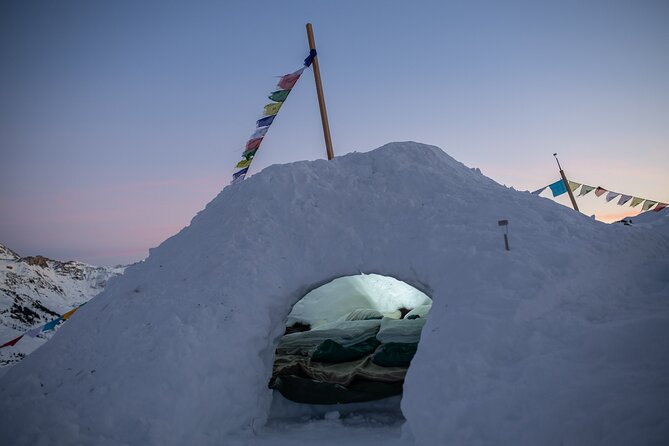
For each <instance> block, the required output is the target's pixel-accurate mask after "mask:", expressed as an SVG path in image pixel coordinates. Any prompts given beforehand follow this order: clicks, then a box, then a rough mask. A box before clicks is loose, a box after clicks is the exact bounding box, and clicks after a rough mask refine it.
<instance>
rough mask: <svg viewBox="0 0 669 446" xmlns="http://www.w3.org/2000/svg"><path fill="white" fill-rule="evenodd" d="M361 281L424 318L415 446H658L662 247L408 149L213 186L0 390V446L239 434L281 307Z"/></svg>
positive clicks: (264, 403) (412, 420)
mask: <svg viewBox="0 0 669 446" xmlns="http://www.w3.org/2000/svg"><path fill="white" fill-rule="evenodd" d="M499 219H508V220H509V221H510V226H509V228H510V231H509V232H510V235H509V238H510V244H511V251H510V252H506V251H505V250H504V248H503V246H504V245H503V238H502V232H501V230H500V228H499V227H498V226H497V221H498V220H499ZM360 272H365V273H378V274H383V275H388V276H392V277H395V278H397V279H400V280H403V281H405V282H407V283H409V284H411V285H413V286H415V287H417V288H419V289H421V290H422V291H424V292H426V293H427V294H428V295H429V296H430V297H432V299H433V300H434V304H433V306H432V311H431V313H430V317H429V319H428V321H427V325H426V327H425V329H424V330H423V334H422V340H421V342H420V344H419V349H418V353H417V354H416V357H415V358H414V360H413V362H412V365H411V368H410V369H409V373H408V376H407V379H406V383H405V386H404V397H403V400H402V410H403V413H404V415H405V417H406V419H407V424H406V426H405V432H407V433H411V434H412V435H413V436H414V437H415V439H416V441H417V443H418V444H429V445H434V444H446V443H449V444H514V445H536V444H548V445H550V444H556V445H557V444H570V445H574V444H584V445H585V444H588V445H593V444H607V445H612V444H621V445H622V444H626V445H628V444H653V443H656V442H660V441H663V440H666V438H669V418H667V416H666V414H667V409H668V401H669V399H668V398H667V397H668V396H669V381H668V380H667V376H669V343H667V341H666V340H667V339H668V338H669V311H668V307H669V302H668V301H669V286H668V282H669V239H667V238H666V237H665V236H663V235H661V234H660V233H659V232H657V231H652V230H647V229H643V228H637V227H634V226H623V225H605V224H602V223H598V222H596V221H593V220H591V219H589V218H587V217H586V216H584V215H581V214H578V213H576V212H573V211H572V210H570V209H567V208H565V207H563V206H560V205H558V204H555V203H553V202H551V201H550V200H547V199H543V198H539V197H536V196H532V195H531V194H529V193H527V192H517V191H514V190H513V189H508V188H506V187H503V186H501V185H499V184H497V183H495V182H493V181H492V180H490V179H488V178H486V177H485V176H483V175H482V174H481V173H480V172H478V171H477V170H472V169H469V168H467V167H465V166H464V165H462V164H461V163H459V162H457V161H455V160H454V159H452V158H451V157H449V156H448V155H446V154H445V153H444V152H442V151H441V150H440V149H439V148H437V147H433V146H426V145H422V144H417V143H412V142H406V143H392V144H388V145H386V146H383V147H382V148H380V149H377V150H374V151H371V152H367V153H352V154H349V155H346V156H342V157H339V158H337V159H335V160H333V161H325V160H321V161H314V162H298V163H293V164H289V165H280V166H272V167H269V168H267V169H265V170H264V171H263V172H261V173H259V174H257V175H254V176H253V177H252V178H250V179H247V180H246V181H244V182H242V183H241V184H237V185H233V186H229V187H226V188H225V189H224V190H223V191H222V192H221V193H220V194H219V195H218V197H216V198H215V199H214V200H213V201H212V202H211V203H209V204H208V205H207V207H206V209H204V210H203V211H202V212H200V213H199V214H198V215H197V216H196V217H195V218H194V219H193V220H192V222H191V224H190V226H188V227H187V228H185V229H183V230H182V231H181V232H179V233H178V234H177V235H175V236H173V237H171V238H170V239H168V240H166V241H165V242H163V243H162V244H161V245H160V246H159V247H158V248H155V249H153V250H151V253H150V256H149V258H148V259H147V260H146V261H144V262H142V263H140V264H137V265H134V266H132V267H130V268H128V270H127V271H126V273H125V275H124V276H123V277H121V278H118V279H114V280H112V281H111V282H110V283H109V285H108V288H107V289H106V290H105V291H104V292H103V293H102V294H100V295H98V296H97V297H95V298H94V299H93V300H92V301H91V302H90V303H89V304H88V305H86V306H85V307H83V308H82V309H81V310H79V312H78V313H77V314H76V315H75V317H73V318H72V319H70V321H69V322H68V323H67V324H65V325H64V326H63V327H62V328H61V329H60V330H59V331H58V333H57V334H56V335H55V336H54V338H53V339H52V340H51V341H50V342H49V343H48V344H46V345H45V346H44V347H43V348H41V349H39V350H37V351H36V352H35V353H33V354H32V355H31V356H29V357H28V358H26V360H24V361H23V362H21V363H20V364H18V365H16V366H15V367H13V368H12V369H11V370H10V371H9V372H8V373H7V374H6V375H5V376H4V377H3V378H2V380H1V381H0V414H1V415H0V443H2V444H31V445H33V444H90V445H93V444H95V445H104V444H149V445H162V444H169V445H182V444H198V445H207V444H212V445H220V444H226V443H225V439H226V438H229V436H230V435H233V434H235V435H246V433H248V435H252V434H251V432H252V430H253V429H256V428H259V427H261V426H262V425H263V423H264V422H265V420H266V418H267V414H268V411H269V407H270V402H271V398H272V393H271V391H270V390H269V389H268V388H267V382H268V379H269V377H270V375H271V368H272V362H273V359H274V348H275V344H276V342H277V340H278V338H279V337H280V336H281V334H282V333H283V330H284V322H285V320H286V317H287V315H288V313H289V312H290V309H291V306H292V305H293V304H294V303H295V302H297V301H298V300H299V299H300V298H301V297H302V296H304V295H305V294H306V293H307V292H308V291H310V290H311V289H313V288H315V287H317V286H319V285H322V284H323V283H326V282H328V281H330V280H332V279H334V278H336V277H340V276H345V275H353V274H358V273H360Z"/></svg>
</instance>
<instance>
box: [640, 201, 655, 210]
mask: <svg viewBox="0 0 669 446" xmlns="http://www.w3.org/2000/svg"><path fill="white" fill-rule="evenodd" d="M656 204H657V201H653V200H646V201H645V202H644V203H643V206H641V208H642V209H643V210H644V211H647V210H648V209H650V208H652V207H653V206H655V205H656Z"/></svg>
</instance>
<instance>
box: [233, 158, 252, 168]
mask: <svg viewBox="0 0 669 446" xmlns="http://www.w3.org/2000/svg"><path fill="white" fill-rule="evenodd" d="M250 164H251V160H250V159H248V160H241V161H240V162H238V163H237V165H236V166H235V168H236V169H243V168H245V167H249V165H250Z"/></svg>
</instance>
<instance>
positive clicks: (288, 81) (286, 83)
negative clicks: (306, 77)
mask: <svg viewBox="0 0 669 446" xmlns="http://www.w3.org/2000/svg"><path fill="white" fill-rule="evenodd" d="M303 71H304V68H300V69H299V70H297V71H295V72H294V73H290V74H286V75H284V76H281V79H279V83H278V84H277V87H279V88H280V89H282V90H290V89H291V88H293V87H294V86H295V84H296V83H297V80H298V79H299V78H300V76H302V72H303Z"/></svg>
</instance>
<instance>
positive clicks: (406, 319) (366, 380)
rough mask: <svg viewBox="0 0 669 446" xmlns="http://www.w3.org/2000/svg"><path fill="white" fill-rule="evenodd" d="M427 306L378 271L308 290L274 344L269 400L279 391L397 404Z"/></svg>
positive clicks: (314, 399)
mask: <svg viewBox="0 0 669 446" xmlns="http://www.w3.org/2000/svg"><path fill="white" fill-rule="evenodd" d="M431 306H432V299H430V298H429V297H428V296H427V295H426V294H425V293H423V292H421V291H419V290H418V289H416V288H414V287H412V286H410V285H408V284H407V283H405V282H402V281H399V280H397V279H394V278H392V277H387V276H381V275H378V274H360V275H355V276H346V277H340V278H338V279H335V280H333V281H332V282H329V283H327V284H325V285H323V286H321V287H319V288H316V289H314V290H312V291H310V292H309V293H308V294H307V295H305V296H304V297H303V298H302V299H301V300H300V301H298V302H297V303H296V304H295V305H294V306H293V308H292V311H291V312H290V314H289V315H288V318H287V320H286V331H285V334H284V335H283V336H282V337H281V339H280V341H279V343H278V346H277V349H276V356H275V361H274V366H273V370H272V378H271V380H270V383H269V386H270V388H272V389H275V400H276V399H277V397H276V394H277V393H280V394H281V395H282V397H279V399H281V400H284V399H285V400H289V401H292V402H294V403H302V404H310V405H333V404H338V405H340V404H348V403H368V402H370V401H376V400H382V399H383V400H385V399H388V400H395V401H396V404H397V405H398V404H399V397H398V396H397V395H400V394H401V393H402V385H403V383H404V377H405V375H406V373H407V370H408V367H409V365H410V362H411V359H412V358H413V356H414V354H415V352H416V348H417V345H418V342H419V340H420V334H421V330H422V328H423V326H424V325H425V321H426V317H427V315H428V312H429V311H430V308H431ZM391 397H395V398H394V399H392V398H391ZM288 404H290V403H288ZM377 404H378V403H377ZM284 409H285V408H284Z"/></svg>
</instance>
